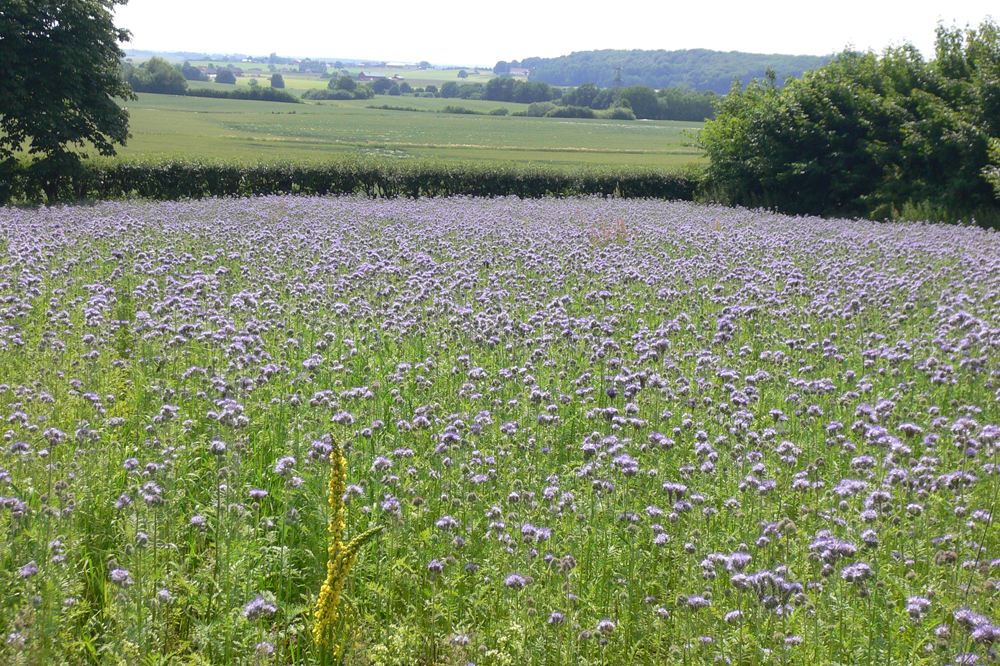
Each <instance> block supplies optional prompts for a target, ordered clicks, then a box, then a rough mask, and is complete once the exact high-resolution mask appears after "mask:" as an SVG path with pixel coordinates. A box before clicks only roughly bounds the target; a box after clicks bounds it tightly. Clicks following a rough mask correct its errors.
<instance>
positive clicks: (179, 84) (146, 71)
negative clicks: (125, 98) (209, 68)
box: [122, 56, 200, 95]
mask: <svg viewBox="0 0 1000 666" xmlns="http://www.w3.org/2000/svg"><path fill="white" fill-rule="evenodd" d="M195 69H196V68H195ZM199 73H200V72H199ZM122 76H123V77H124V79H125V81H126V82H127V83H128V84H129V85H130V86H132V90H134V91H136V92H143V93H156V94H158V95H183V94H184V93H185V92H186V91H187V87H188V86H187V78H186V77H185V76H184V74H182V73H181V72H180V71H179V70H178V69H177V68H176V67H174V66H172V65H171V64H170V63H169V62H167V61H166V60H164V59H163V58H160V57H158V56H153V57H152V58H150V59H149V61H148V62H146V63H145V64H144V66H142V67H133V66H132V65H130V64H125V65H124V66H123V67H122Z"/></svg>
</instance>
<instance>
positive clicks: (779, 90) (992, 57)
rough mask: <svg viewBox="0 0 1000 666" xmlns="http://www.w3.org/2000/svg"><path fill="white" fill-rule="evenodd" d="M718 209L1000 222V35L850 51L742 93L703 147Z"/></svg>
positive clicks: (977, 32) (978, 32) (725, 108)
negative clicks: (723, 205)
mask: <svg viewBox="0 0 1000 666" xmlns="http://www.w3.org/2000/svg"><path fill="white" fill-rule="evenodd" d="M699 141H700V143H701V145H702V147H704V149H705V152H706V153H707V155H708V157H709V160H710V165H709V167H708V177H709V183H710V187H711V188H712V190H713V191H714V195H715V197H716V198H718V199H720V200H722V201H725V202H728V203H734V204H742V205H751V206H759V205H763V206H768V207H773V208H776V209H778V210H781V211H783V212H787V213H801V214H807V213H808V214H822V215H838V216H867V217H870V218H873V219H884V218H894V217H897V216H899V215H900V214H901V213H905V212H906V210H907V209H909V210H911V211H925V212H926V213H928V214H929V215H934V216H936V217H942V218H944V219H949V218H952V219H954V218H957V217H961V216H963V215H964V216H965V219H966V220H968V216H969V214H975V213H977V212H978V214H980V215H981V216H982V215H986V216H996V214H997V212H998V211H1000V27H998V25H997V24H996V23H995V22H993V21H986V22H984V23H983V24H982V25H981V26H980V27H979V28H978V29H971V28H970V29H965V30H960V29H958V28H946V27H944V26H939V27H938V29H937V38H936V43H935V54H934V58H933V59H931V60H929V61H927V60H924V58H923V56H922V55H921V53H920V52H919V51H918V50H917V49H916V48H915V47H913V46H912V45H904V46H899V47H892V48H888V49H886V50H885V51H884V52H883V53H881V54H876V53H874V52H870V51H869V52H858V51H853V50H846V51H844V52H842V53H840V54H838V55H837V56H836V57H834V58H833V59H832V60H831V61H830V63H829V64H827V65H826V66H824V67H821V68H819V69H816V70H814V71H812V72H809V73H807V74H806V75H805V76H803V77H802V78H801V79H793V80H789V81H787V82H786V83H785V85H784V86H783V87H779V86H778V85H777V82H776V77H775V75H774V72H773V71H771V72H770V73H769V75H768V76H766V77H764V78H763V79H761V80H757V81H754V82H752V83H751V84H750V85H749V86H747V87H745V88H744V87H742V86H740V85H738V84H734V85H733V87H732V89H731V90H730V92H729V94H728V95H726V96H725V97H724V98H723V99H722V100H721V101H720V102H719V104H718V106H717V111H716V118H715V120H713V121H711V122H709V123H708V124H707V125H706V127H705V128H704V130H702V132H701V134H700V139H699Z"/></svg>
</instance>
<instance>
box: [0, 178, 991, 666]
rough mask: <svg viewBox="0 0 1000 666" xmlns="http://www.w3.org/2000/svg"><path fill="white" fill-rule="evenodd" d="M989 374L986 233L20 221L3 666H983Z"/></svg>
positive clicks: (5, 447)
mask: <svg viewBox="0 0 1000 666" xmlns="http://www.w3.org/2000/svg"><path fill="white" fill-rule="evenodd" d="M998 362H1000V235H998V234H996V233H993V232H988V231H984V230H982V229H977V228H969V227H957V226H944V225H933V224H923V225H918V224H913V225H890V224H876V223H871V222H864V221H845V220H821V219H816V218H792V217H784V216H778V215H774V214H771V213H768V212H766V211H750V210H742V209H726V208H719V207H711V206H701V205H694V204H679V203H674V204H670V203H662V202H653V201H635V200H625V201H623V200H603V199H564V200H525V201H521V200H517V199H494V200H479V199H461V198H459V199H447V200H416V201H413V200H367V199H356V198H349V199H331V198H296V197H270V198H262V199H256V200H211V201H201V202H179V203H160V204H145V203H102V204H98V205H94V206H89V207H55V208H39V209H37V210H18V209H11V208H5V209H0V416H2V418H3V420H4V422H3V431H4V438H3V442H0V562H2V564H3V567H2V569H0V599H2V600H3V604H2V605H0V663H4V664H7V663H10V664H42V663H66V664H84V663H88V664H187V663H204V664H219V665H225V666H228V665H230V664H248V665H249V664H329V663H337V662H338V661H342V662H344V663H349V664H386V665H388V664H449V665H450V664H454V665H459V664H469V663H473V664H477V665H479V666H484V665H493V664H496V665H500V666H513V665H516V664H567V665H569V664H580V663H591V664H597V663H601V664H632V663H644V664H663V663H675V664H716V663H723V664H793V663H794V664H806V663H809V664H812V663H815V664H861V663H864V664H868V663H873V664H874V663H878V664H883V663H884V664H889V663H899V664H904V663H905V664H928V665H938V664H940V665H942V666H943V665H944V664H973V663H978V664H986V663H991V662H993V661H994V660H995V659H996V653H995V652H994V648H993V643H994V641H995V640H997V639H998V638H1000V602H998V599H997V595H998V590H1000V539H998V537H997V527H996V526H994V525H993V524H992V522H993V521H992V518H993V515H992V512H993V508H994V505H995V504H996V501H997V497H998V493H1000V479H998V476H997V472H998V468H997V465H998V463H1000V416H998V399H1000V378H998V374H1000V364H998ZM334 441H336V442H339V443H340V444H341V445H342V447H343V449H344V452H345V454H346V457H347V486H346V489H347V490H346V493H345V495H344V502H345V503H346V518H347V526H346V530H345V538H346V539H350V538H352V537H354V536H356V535H358V534H361V533H362V532H364V531H366V530H368V529H370V528H373V527H376V526H384V528H385V530H384V531H383V532H382V533H381V535H380V536H378V537H377V538H376V539H375V540H374V541H373V542H372V543H370V544H369V545H368V546H366V547H365V549H364V550H363V551H362V552H361V554H360V557H359V559H358V560H357V563H356V564H355V565H354V567H353V569H351V570H350V575H349V579H348V580H347V581H346V584H345V585H344V587H343V600H342V603H341V606H340V616H339V620H338V624H337V626H336V628H335V634H334V635H335V637H336V645H335V646H334V647H333V648H331V649H327V648H325V647H322V646H320V645H317V644H315V643H314V639H313V635H312V615H311V613H312V610H313V608H314V607H315V604H316V599H317V595H318V594H319V590H320V585H321V584H323V581H324V577H325V576H326V561H327V545H328V544H327V539H328V532H327V522H328V520H329V517H330V516H329V507H328V505H327V496H326V493H327V482H328V479H329V476H330V462H329V456H330V452H331V450H332V443H333V442H334ZM342 487H343V486H342ZM337 495H339V491H338V493H337ZM196 659H197V661H196Z"/></svg>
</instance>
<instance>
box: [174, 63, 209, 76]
mask: <svg viewBox="0 0 1000 666" xmlns="http://www.w3.org/2000/svg"><path fill="white" fill-rule="evenodd" d="M179 71H180V73H181V74H183V75H184V78H185V79H187V80H188V81H204V80H205V75H204V74H202V73H201V70H200V69H198V68H197V67H193V66H192V65H191V63H190V62H188V61H186V60H185V61H184V64H183V65H181V67H180V70H179Z"/></svg>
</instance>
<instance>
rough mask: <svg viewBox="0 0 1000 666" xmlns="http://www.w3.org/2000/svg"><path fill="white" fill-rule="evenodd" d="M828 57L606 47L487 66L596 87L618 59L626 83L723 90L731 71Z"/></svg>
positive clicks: (746, 77)
mask: <svg viewBox="0 0 1000 666" xmlns="http://www.w3.org/2000/svg"><path fill="white" fill-rule="evenodd" d="M829 59H830V58H829V57H826V56H792V55H774V54H771V55H765V54H760V53H740V52H738V51H732V52H728V53H724V52H721V51H711V50H708V49H689V50H683V51H663V50H659V51H642V50H631V51H624V50H614V49H606V50H602V51H578V52H574V53H571V54H569V55H566V56H560V57H558V58H525V59H524V60H522V61H521V62H520V63H518V62H517V61H513V62H511V63H504V62H503V61H501V62H499V63H497V66H496V67H494V69H493V71H494V73H496V74H501V73H503V72H505V71H508V72H509V71H510V68H511V67H522V68H526V69H530V70H531V80H532V81H544V82H546V83H548V84H549V85H553V86H580V85H583V84H584V83H586V82H588V81H590V82H592V83H594V84H595V85H596V86H598V87H599V88H610V87H611V86H613V85H614V79H615V68H616V67H617V66H618V65H619V64H621V66H622V79H623V81H624V85H626V86H631V85H644V86H649V87H651V88H655V89H660V88H669V87H678V88H685V89H691V90H699V91H705V90H712V91H714V92H716V93H718V94H725V93H726V92H727V91H728V90H729V86H730V84H731V83H732V81H733V77H734V76H735V77H738V78H739V79H740V81H741V83H743V84H744V85H745V84H747V83H748V82H749V81H750V80H751V79H752V78H754V77H757V78H760V77H763V76H764V73H765V71H766V70H767V68H768V67H773V68H774V69H775V71H776V72H777V73H778V75H779V76H782V77H783V76H802V74H803V72H806V71H808V70H811V69H815V68H816V67H820V66H822V65H824V64H825V63H826V62H828V61H829ZM504 66H506V69H504ZM498 68H499V69H498Z"/></svg>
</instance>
